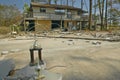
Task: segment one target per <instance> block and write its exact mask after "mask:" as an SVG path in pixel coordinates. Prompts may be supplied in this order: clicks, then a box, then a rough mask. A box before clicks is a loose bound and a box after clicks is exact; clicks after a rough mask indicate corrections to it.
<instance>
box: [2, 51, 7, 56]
mask: <svg viewBox="0 0 120 80" xmlns="http://www.w3.org/2000/svg"><path fill="white" fill-rule="evenodd" d="M8 53H9V51H2V52H1V55H7V54H8Z"/></svg>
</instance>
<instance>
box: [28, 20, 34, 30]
mask: <svg viewBox="0 0 120 80" xmlns="http://www.w3.org/2000/svg"><path fill="white" fill-rule="evenodd" d="M27 31H35V21H34V20H30V21H29V25H28V28H27Z"/></svg>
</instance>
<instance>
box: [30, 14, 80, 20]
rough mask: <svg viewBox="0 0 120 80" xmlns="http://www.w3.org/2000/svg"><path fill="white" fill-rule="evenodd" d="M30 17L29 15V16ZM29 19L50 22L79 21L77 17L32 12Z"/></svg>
mask: <svg viewBox="0 0 120 80" xmlns="http://www.w3.org/2000/svg"><path fill="white" fill-rule="evenodd" d="M29 15H30V14H29ZM29 18H38V19H50V20H61V19H62V20H80V16H79V15H75V14H71V15H67V14H55V13H40V12H34V13H32V16H29Z"/></svg>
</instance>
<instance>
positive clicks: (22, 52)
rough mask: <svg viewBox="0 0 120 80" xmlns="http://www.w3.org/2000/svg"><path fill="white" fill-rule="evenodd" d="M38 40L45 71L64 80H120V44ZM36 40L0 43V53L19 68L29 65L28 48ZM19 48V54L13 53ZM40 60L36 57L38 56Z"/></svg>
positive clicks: (4, 41)
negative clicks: (57, 74) (5, 52)
mask: <svg viewBox="0 0 120 80" xmlns="http://www.w3.org/2000/svg"><path fill="white" fill-rule="evenodd" d="M92 42H93V41H88V40H87V41H86V40H77V39H76V40H72V39H54V38H51V39H49V38H39V39H38V43H39V44H40V45H41V47H42V48H43V50H42V54H43V60H44V61H45V62H46V65H47V67H46V69H47V70H49V71H51V72H55V73H61V74H62V75H63V80H120V42H112V43H111V42H106V41H100V42H101V44H97V45H95V44H92ZM32 43H33V40H8V39H4V40H0V45H1V46H0V52H1V51H4V50H7V51H9V52H10V53H8V54H7V55H5V59H8V58H13V59H14V60H15V63H16V69H19V68H22V67H24V66H26V65H28V64H29V62H30V59H29V57H30V56H29V48H30V46H31V45H32ZM15 49H18V50H19V51H16V52H11V50H15ZM36 57H37V55H36Z"/></svg>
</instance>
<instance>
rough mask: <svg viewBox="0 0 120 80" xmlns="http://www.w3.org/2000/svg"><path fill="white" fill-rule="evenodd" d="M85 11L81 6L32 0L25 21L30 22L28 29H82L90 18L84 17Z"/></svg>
mask: <svg viewBox="0 0 120 80" xmlns="http://www.w3.org/2000/svg"><path fill="white" fill-rule="evenodd" d="M84 13H86V11H83V10H81V9H80V8H76V7H72V6H67V5H58V4H48V2H47V1H46V2H45V1H44V2H42V1H37V0H32V1H31V3H30V11H29V14H27V16H26V17H25V21H26V22H28V23H29V25H28V29H29V30H35V31H43V30H44V31H49V30H53V29H61V30H63V29H67V30H69V31H71V30H80V29H83V28H84V27H85V26H86V24H87V22H88V18H86V17H83V14H84Z"/></svg>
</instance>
